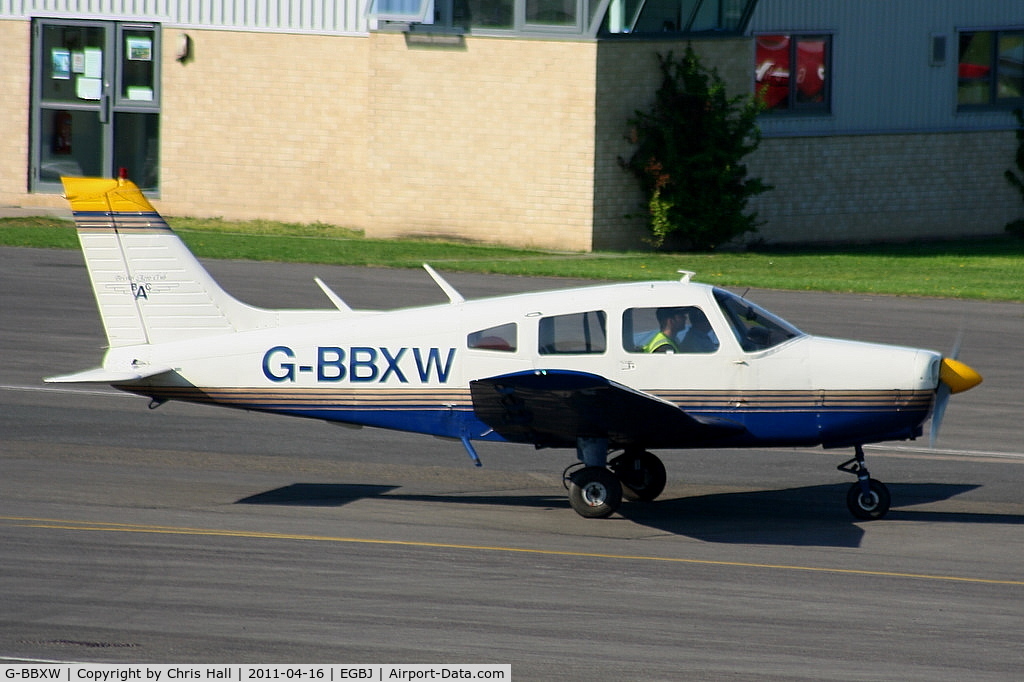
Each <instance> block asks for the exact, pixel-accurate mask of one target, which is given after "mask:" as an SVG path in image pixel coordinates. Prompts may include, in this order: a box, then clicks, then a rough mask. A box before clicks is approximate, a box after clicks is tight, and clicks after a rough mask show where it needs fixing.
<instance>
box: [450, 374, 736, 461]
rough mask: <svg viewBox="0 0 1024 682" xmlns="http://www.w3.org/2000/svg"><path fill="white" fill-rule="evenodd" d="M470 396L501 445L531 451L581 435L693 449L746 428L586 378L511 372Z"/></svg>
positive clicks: (617, 443)
mask: <svg viewBox="0 0 1024 682" xmlns="http://www.w3.org/2000/svg"><path fill="white" fill-rule="evenodd" d="M470 393H471V395H472V398H473V411H474V413H475V414H476V416H477V418H478V419H480V420H481V421H482V422H484V423H485V424H487V425H488V426H489V427H491V428H492V429H494V431H495V432H496V433H498V434H499V435H500V436H502V437H503V438H505V439H506V440H508V441H512V442H517V443H533V444H535V445H537V446H551V447H559V446H561V447H570V446H574V445H575V444H576V439H577V438H579V437H587V438H607V439H608V441H609V444H610V446H611V447H625V446H629V445H639V446H642V447H696V446H699V445H703V444H705V443H707V444H710V443H713V442H714V441H716V440H719V439H721V438H723V437H726V436H731V435H736V434H737V433H740V432H742V431H744V430H745V429H744V427H743V426H742V425H740V424H737V423H735V422H730V421H726V420H722V419H713V418H705V417H699V416H695V415H691V414H688V413H686V412H685V411H684V410H682V409H680V408H679V407H677V406H676V405H674V404H672V403H670V402H668V401H666V400H662V399H661V398H658V397H657V396H653V395H650V394H648V393H643V392H642V391H637V390H635V389H632V388H629V387H628V386H624V385H622V384H619V383H616V382H614V381H611V380H609V379H606V378H604V377H602V376H599V375H596V374H589V373H586V372H573V371H567V370H536V371H528V372H516V373H513V374H505V375H501V376H495V377H489V378H487V379H478V380H476V381H471V382H470Z"/></svg>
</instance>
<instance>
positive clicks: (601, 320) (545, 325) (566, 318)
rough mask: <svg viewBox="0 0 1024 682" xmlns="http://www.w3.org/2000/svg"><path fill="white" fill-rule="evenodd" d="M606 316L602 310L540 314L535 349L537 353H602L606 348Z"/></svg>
mask: <svg viewBox="0 0 1024 682" xmlns="http://www.w3.org/2000/svg"><path fill="white" fill-rule="evenodd" d="M607 329H608V324H607V315H605V313H604V311H603V310H590V311H587V312H585V313H570V314H568V315H553V316H551V317H542V318H541V319H540V326H539V328H538V332H537V334H538V339H537V352H539V353H540V354H541V355H586V354H593V353H604V352H605V350H606V349H607V347H608V340H607Z"/></svg>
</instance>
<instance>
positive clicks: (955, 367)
mask: <svg viewBox="0 0 1024 682" xmlns="http://www.w3.org/2000/svg"><path fill="white" fill-rule="evenodd" d="M939 379H940V380H941V381H942V383H944V384H946V385H947V386H949V392H950V393H961V392H963V391H967V390H970V389H972V388H974V387H975V386H977V385H978V384H980V383H981V375H980V374H978V373H977V372H976V371H975V370H974V369H972V368H971V367H969V366H968V365H966V364H964V363H962V362H960V361H959V360H954V359H952V358H943V359H942V366H941V368H940V369H939Z"/></svg>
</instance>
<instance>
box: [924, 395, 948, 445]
mask: <svg viewBox="0 0 1024 682" xmlns="http://www.w3.org/2000/svg"><path fill="white" fill-rule="evenodd" d="M950 393H951V391H950V390H949V386H948V385H947V384H944V383H939V388H938V390H936V391H935V407H934V408H933V409H932V427H931V431H930V432H929V434H928V447H930V448H934V447H935V441H936V440H938V438H939V430H940V429H941V428H942V419H943V417H945V416H946V405H948V404H949V396H950Z"/></svg>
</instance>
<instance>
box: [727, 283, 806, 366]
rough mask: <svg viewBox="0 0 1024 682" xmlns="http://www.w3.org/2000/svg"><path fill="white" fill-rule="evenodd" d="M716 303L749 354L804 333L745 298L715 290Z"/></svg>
mask: <svg viewBox="0 0 1024 682" xmlns="http://www.w3.org/2000/svg"><path fill="white" fill-rule="evenodd" d="M715 301H717V302H718V306H719V307H720V308H721V309H722V314H723V315H725V319H726V320H728V321H729V326H730V327H732V332H733V334H735V335H736V340H737V341H739V342H740V346H742V347H743V350H745V351H747V352H754V351H759V350H765V349H766V348H772V347H773V346H777V345H779V344H780V343H782V342H783V341H788V340H789V339H793V338H796V337H798V336H803V335H804V333H803V332H802V331H800V330H799V329H797V328H796V327H794V326H793V325H791V324H790V323H789V322H786V321H785V320H783V319H782V318H780V317H777V316H775V315H773V314H771V313H770V312H768V311H767V310H765V309H764V308H761V307H759V306H757V305H755V304H753V303H751V302H750V301H748V300H746V299H745V298H741V297H739V296H737V295H735V294H731V293H729V292H728V291H725V290H723V289H715Z"/></svg>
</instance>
